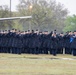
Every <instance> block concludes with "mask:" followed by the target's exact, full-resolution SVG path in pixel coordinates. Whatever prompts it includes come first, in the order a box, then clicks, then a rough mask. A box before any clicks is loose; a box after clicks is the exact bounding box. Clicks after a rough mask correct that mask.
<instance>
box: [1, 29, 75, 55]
mask: <svg viewBox="0 0 76 75" xmlns="http://www.w3.org/2000/svg"><path fill="white" fill-rule="evenodd" d="M63 52H65V54H71V55H73V56H76V31H74V32H71V31H70V32H67V33H66V34H63V33H60V34H57V32H56V30H54V31H52V32H50V33H49V32H48V31H45V32H39V31H38V30H36V31H34V30H32V31H30V30H28V31H22V32H21V31H18V30H16V29H12V30H8V31H7V30H5V31H0V53H12V54H21V53H26V54H53V55H54V56H56V54H63Z"/></svg>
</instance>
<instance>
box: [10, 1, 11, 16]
mask: <svg viewBox="0 0 76 75" xmlns="http://www.w3.org/2000/svg"><path fill="white" fill-rule="evenodd" d="M10 17H11V0H10Z"/></svg>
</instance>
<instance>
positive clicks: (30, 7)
mask: <svg viewBox="0 0 76 75" xmlns="http://www.w3.org/2000/svg"><path fill="white" fill-rule="evenodd" d="M32 8H33V6H32V5H30V6H29V9H30V15H32V14H31V12H32ZM29 30H31V20H30V22H29Z"/></svg>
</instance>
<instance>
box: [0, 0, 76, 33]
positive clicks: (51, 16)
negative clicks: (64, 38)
mask: <svg viewBox="0 0 76 75" xmlns="http://www.w3.org/2000/svg"><path fill="white" fill-rule="evenodd" d="M30 6H32V7H31V8H30ZM16 8H17V11H15V12H13V11H12V12H11V16H12V17H13V16H29V15H32V17H33V18H32V19H31V20H26V19H22V20H8V21H0V29H11V28H16V29H20V30H28V29H30V28H31V29H39V30H40V31H44V30H48V31H52V30H55V29H56V30H57V31H59V32H60V31H68V30H74V28H75V27H74V26H75V21H74V20H75V18H76V16H75V15H74V16H72V17H71V16H68V10H67V8H65V7H64V5H62V4H61V3H57V2H56V1H55V0H48V1H47V0H19V4H18V5H17V7H16ZM9 16H10V10H9V8H8V6H6V5H5V6H0V18H4V17H9ZM71 21H72V22H71Z"/></svg>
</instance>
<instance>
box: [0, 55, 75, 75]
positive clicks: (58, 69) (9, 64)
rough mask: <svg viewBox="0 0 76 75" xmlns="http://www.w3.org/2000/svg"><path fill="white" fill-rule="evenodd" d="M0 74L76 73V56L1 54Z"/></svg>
mask: <svg viewBox="0 0 76 75" xmlns="http://www.w3.org/2000/svg"><path fill="white" fill-rule="evenodd" d="M62 58H65V59H62ZM66 58H69V59H66ZM70 58H72V59H73V60H72V59H70ZM0 75H76V57H74V56H72V55H57V56H56V57H55V56H52V55H30V54H22V55H15V54H0Z"/></svg>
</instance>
